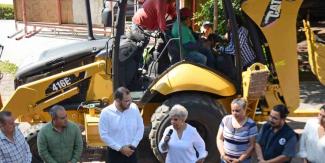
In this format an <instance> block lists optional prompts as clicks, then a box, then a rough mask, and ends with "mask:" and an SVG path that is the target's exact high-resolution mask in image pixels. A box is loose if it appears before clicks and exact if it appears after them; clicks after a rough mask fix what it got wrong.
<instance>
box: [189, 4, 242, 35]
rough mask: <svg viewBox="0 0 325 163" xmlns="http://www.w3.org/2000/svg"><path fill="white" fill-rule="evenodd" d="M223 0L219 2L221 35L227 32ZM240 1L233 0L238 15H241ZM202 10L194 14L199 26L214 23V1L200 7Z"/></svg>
mask: <svg viewBox="0 0 325 163" xmlns="http://www.w3.org/2000/svg"><path fill="white" fill-rule="evenodd" d="M222 1H223V0H218V28H217V32H218V33H219V34H224V33H225V32H226V20H225V15H224V8H223V5H222ZM240 1H241V0H232V5H233V8H234V11H235V13H236V14H240ZM200 8H201V10H200V11H199V12H196V13H194V20H195V22H196V24H197V25H201V24H202V23H203V21H207V20H208V21H211V22H213V10H214V0H208V1H207V2H206V3H203V4H201V5H200Z"/></svg>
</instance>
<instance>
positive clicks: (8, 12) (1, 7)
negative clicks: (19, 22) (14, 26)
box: [0, 4, 14, 19]
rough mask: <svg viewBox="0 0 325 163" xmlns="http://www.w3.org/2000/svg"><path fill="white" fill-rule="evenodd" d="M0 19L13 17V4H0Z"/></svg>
mask: <svg viewBox="0 0 325 163" xmlns="http://www.w3.org/2000/svg"><path fill="white" fill-rule="evenodd" d="M0 19H14V7H13V5H9V4H0Z"/></svg>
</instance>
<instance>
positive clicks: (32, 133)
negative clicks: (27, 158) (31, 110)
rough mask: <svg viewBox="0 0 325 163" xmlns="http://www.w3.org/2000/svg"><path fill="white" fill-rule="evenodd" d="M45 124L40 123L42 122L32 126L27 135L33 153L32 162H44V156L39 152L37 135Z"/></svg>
mask: <svg viewBox="0 0 325 163" xmlns="http://www.w3.org/2000/svg"><path fill="white" fill-rule="evenodd" d="M44 125H45V124H42V123H40V124H37V125H34V126H31V127H30V128H29V129H28V131H27V132H28V135H27V136H26V141H27V143H28V145H29V147H30V152H31V153H32V163H42V162H43V160H42V158H41V157H40V156H39V154H38V148H37V135H38V133H39V131H40V130H41V128H42V127H43V126H44Z"/></svg>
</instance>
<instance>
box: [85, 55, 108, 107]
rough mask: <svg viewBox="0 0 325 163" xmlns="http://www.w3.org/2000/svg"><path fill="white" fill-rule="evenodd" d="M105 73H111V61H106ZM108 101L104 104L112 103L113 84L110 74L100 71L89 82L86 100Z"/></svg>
mask: <svg viewBox="0 0 325 163" xmlns="http://www.w3.org/2000/svg"><path fill="white" fill-rule="evenodd" d="M106 63H107V68H106V69H107V71H108V72H111V59H109V60H108V62H106ZM98 99H102V100H108V101H106V102H108V103H112V101H113V84H112V76H111V74H107V73H105V71H102V72H100V73H96V74H95V75H94V76H93V77H92V78H91V81H90V86H89V89H88V92H87V100H98Z"/></svg>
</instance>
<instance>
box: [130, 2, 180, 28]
mask: <svg viewBox="0 0 325 163" xmlns="http://www.w3.org/2000/svg"><path fill="white" fill-rule="evenodd" d="M142 7H143V8H141V9H139V10H138V11H137V12H136V13H135V14H134V16H133V18H132V22H133V24H135V25H137V26H139V27H140V28H142V29H144V30H150V31H154V30H160V31H161V32H165V31H166V18H167V17H168V16H170V17H171V18H172V19H174V18H175V17H176V8H175V0H146V1H145V2H144V3H143V6H142ZM167 14H168V15H167Z"/></svg>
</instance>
